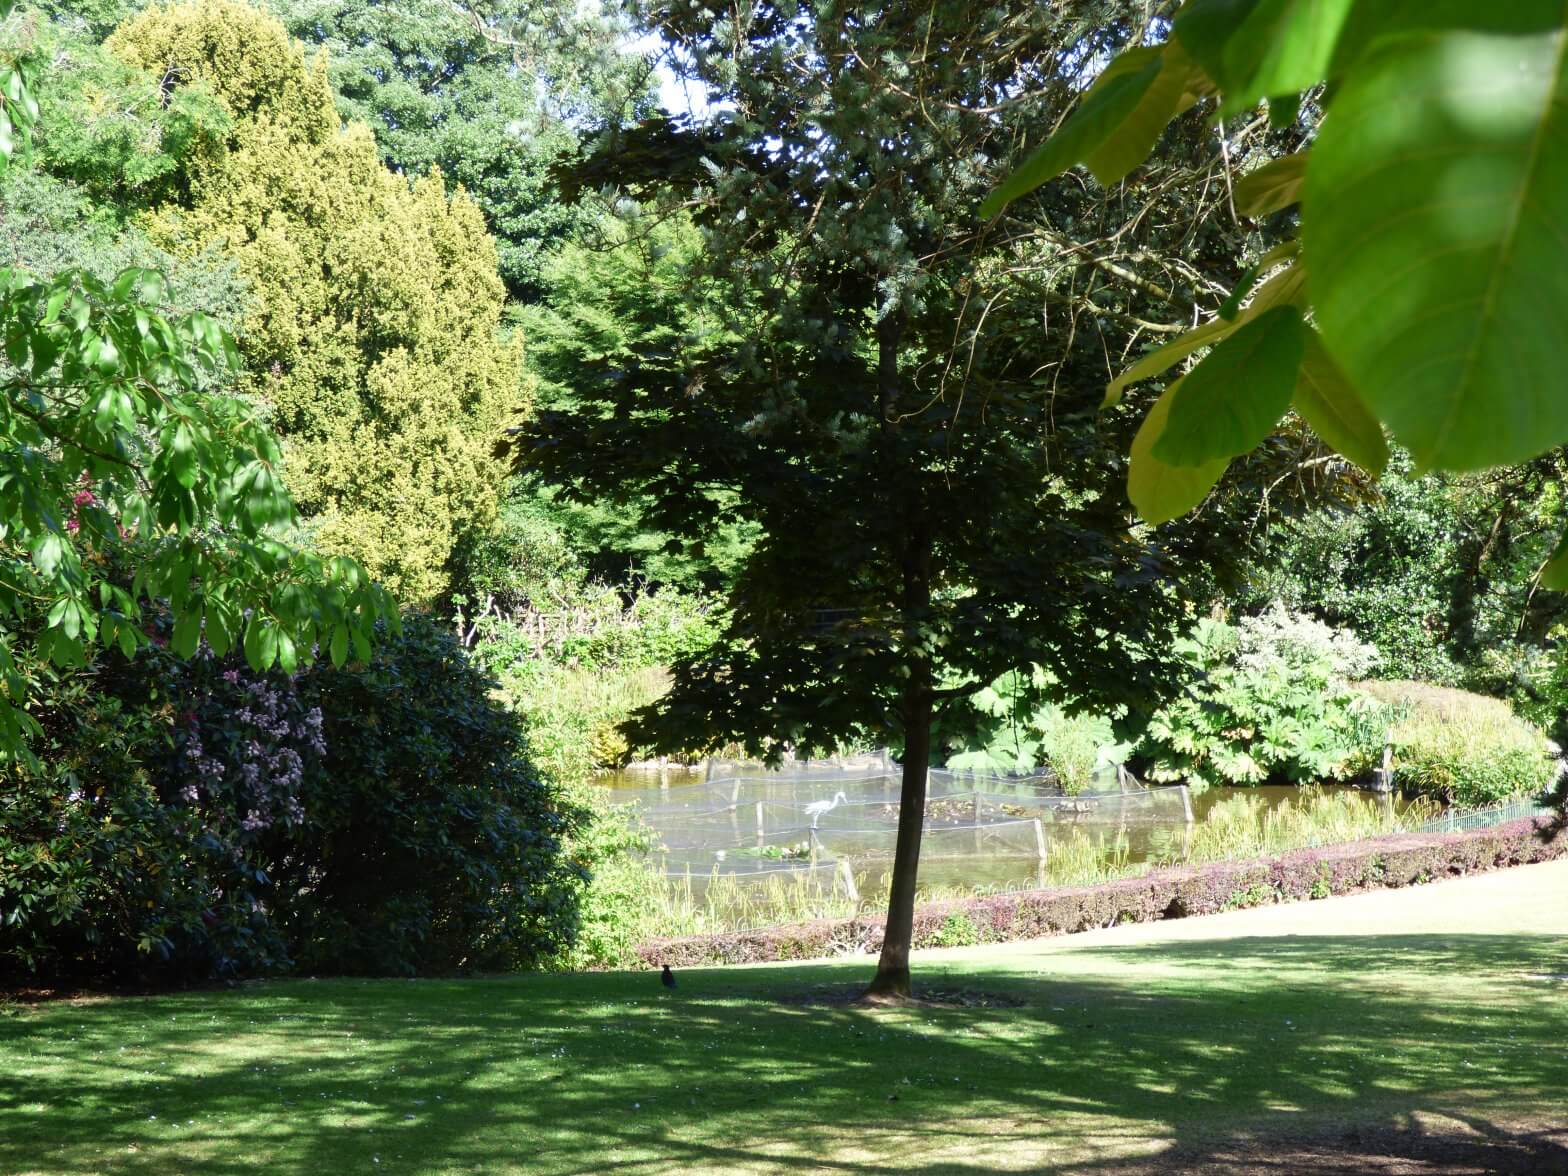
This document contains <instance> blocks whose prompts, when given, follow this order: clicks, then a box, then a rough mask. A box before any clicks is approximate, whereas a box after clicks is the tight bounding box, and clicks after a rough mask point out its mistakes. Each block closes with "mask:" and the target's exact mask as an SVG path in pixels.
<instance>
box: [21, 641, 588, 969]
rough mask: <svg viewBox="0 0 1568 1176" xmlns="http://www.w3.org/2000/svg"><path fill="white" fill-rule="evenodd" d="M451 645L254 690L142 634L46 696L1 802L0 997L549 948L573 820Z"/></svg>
mask: <svg viewBox="0 0 1568 1176" xmlns="http://www.w3.org/2000/svg"><path fill="white" fill-rule="evenodd" d="M491 686H492V683H491V682H490V681H489V679H487V678H486V677H485V676H484V675H483V674H482V673H481V672H480V671H478V670H477V669H475V668H474V667H473V666H471V665H470V664H469V663H468V661H467V659H466V657H465V655H464V654H463V651H462V650H461V648H460V647H459V645H458V643H457V641H456V640H455V639H454V638H453V637H452V636H451V635H450V634H449V633H448V632H447V631H446V630H444V629H443V628H441V627H439V626H437V625H435V624H433V623H431V622H430V621H428V620H426V619H423V618H419V617H413V618H409V619H408V620H407V621H406V622H405V624H404V627H403V632H402V633H401V635H399V636H395V637H394V636H388V635H383V637H382V640H380V641H379V642H378V643H377V644H376V646H375V653H374V655H373V657H372V660H371V661H369V662H368V663H362V662H356V663H351V664H350V665H348V666H345V667H343V668H334V667H332V666H331V665H330V663H328V662H326V661H321V662H318V663H316V664H315V665H314V666H312V667H311V668H309V669H306V670H302V671H300V672H298V673H295V674H292V675H291V674H285V673H282V672H281V671H277V670H273V671H270V672H266V673H257V672H255V671H253V670H251V669H250V668H249V667H248V666H247V665H246V664H245V663H244V661H243V660H241V659H240V658H239V657H237V656H236V655H234V654H230V655H229V656H226V657H219V656H217V655H216V654H214V653H213V652H212V650H211V649H210V648H208V647H206V646H202V647H199V648H198V649H197V651H196V653H195V654H194V656H192V657H191V658H189V659H182V658H180V657H178V656H176V655H174V654H173V653H172V652H171V651H170V649H169V647H168V641H167V634H166V631H160V630H159V629H157V628H156V627H154V630H153V632H152V634H151V640H150V641H149V644H148V646H147V647H146V648H144V649H143V650H142V651H140V652H139V653H138V654H137V655H136V656H135V657H134V658H132V659H126V658H125V657H123V656H122V655H120V654H118V653H117V652H115V653H110V654H107V655H105V656H104V657H102V658H100V659H99V660H98V661H97V662H96V663H95V664H94V665H92V666H91V667H89V669H88V670H87V671H86V672H77V673H62V674H60V675H57V676H55V677H54V678H52V679H51V681H50V683H49V686H48V689H47V691H46V694H45V696H44V698H43V702H44V705H43V706H42V707H41V708H40V712H39V713H40V717H41V720H42V726H43V731H44V735H43V739H42V742H41V744H40V747H39V751H40V752H41V753H42V754H40V756H39V759H40V761H41V766H40V767H39V768H37V769H36V770H29V769H26V768H24V767H21V766H18V767H17V768H15V769H14V770H13V772H12V774H11V779H10V780H9V781H8V782H7V786H6V789H5V791H4V793H3V794H0V980H4V979H10V980H13V981H14V980H22V981H39V980H56V979H90V980H93V981H102V980H105V979H120V980H126V979H136V980H158V981H168V980H171V979H205V978H208V977H211V976H239V975H247V974H254V973H258V972H270V971H282V970H287V969H290V968H294V969H309V970H311V971H331V972H342V971H350V972H363V973H393V974H412V973H416V972H429V971H447V970H453V969H461V968H478V967H512V966H520V965H526V964H530V963H536V962H538V961H539V960H541V959H542V958H543V957H545V956H548V955H551V954H553V953H554V952H556V951H557V950H558V949H559V948H560V947H561V946H562V945H563V944H565V943H566V942H569V940H570V938H571V935H572V934H573V932H574V931H575V927H576V901H577V896H578V894H579V893H580V891H581V882H582V881H583V878H582V871H581V870H580V869H579V868H578V867H576V866H574V865H573V864H572V863H571V862H569V861H568V860H567V857H566V854H565V853H564V851H563V838H564V837H565V836H567V835H568V834H569V833H571V832H572V830H573V829H574V828H575V825H576V823H577V821H578V820H579V814H578V813H577V812H576V810H575V809H574V808H572V806H570V805H569V804H567V803H565V802H564V801H562V799H561V798H560V797H559V796H557V794H556V793H555V792H554V791H553V790H552V789H550V788H549V787H547V786H546V785H544V784H542V783H540V782H539V781H538V780H537V779H536V778H535V777H534V774H533V773H532V771H531V770H530V768H529V766H528V764H527V762H526V760H525V759H524V758H523V755H522V739H521V729H520V728H519V726H518V724H517V721H516V720H515V719H514V718H513V717H512V716H510V715H509V714H508V713H507V712H506V711H505V710H504V709H503V708H502V707H500V706H499V705H498V704H497V703H495V702H494V701H492V699H491V698H490V696H489V694H490V690H491Z"/></svg>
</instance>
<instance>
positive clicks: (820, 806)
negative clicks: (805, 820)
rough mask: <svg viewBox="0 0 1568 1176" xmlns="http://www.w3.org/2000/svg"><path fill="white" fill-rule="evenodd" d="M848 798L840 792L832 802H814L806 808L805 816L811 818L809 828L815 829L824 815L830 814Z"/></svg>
mask: <svg viewBox="0 0 1568 1176" xmlns="http://www.w3.org/2000/svg"><path fill="white" fill-rule="evenodd" d="M848 799H849V798H848V797H847V796H845V795H844V794H843V793H842V792H839V793H836V794H835V795H834V797H833V799H832V800H814V801H812V802H811V803H810V804H808V805H807V806H806V815H807V816H808V817H810V818H811V827H812V828H813V829H815V828H816V827H817V821H818V820H819V819H820V818H821V817H822V815H823V814H824V813H830V812H832V811H833V810H834V809H836V808H838V806H839V805H841V804H843V803H844V802H845V801H846V800H848Z"/></svg>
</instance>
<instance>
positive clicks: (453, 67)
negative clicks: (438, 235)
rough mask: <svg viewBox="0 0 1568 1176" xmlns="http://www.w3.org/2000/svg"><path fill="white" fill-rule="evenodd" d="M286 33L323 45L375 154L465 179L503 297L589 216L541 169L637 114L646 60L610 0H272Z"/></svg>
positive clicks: (533, 292) (526, 286)
mask: <svg viewBox="0 0 1568 1176" xmlns="http://www.w3.org/2000/svg"><path fill="white" fill-rule="evenodd" d="M273 10H274V11H275V12H277V13H278V15H279V16H280V17H281V18H282V20H283V22H284V24H285V25H287V27H288V29H289V32H290V33H292V34H293V35H294V36H296V37H298V38H300V39H301V40H302V41H303V42H305V43H306V44H308V45H319V46H321V47H322V48H324V49H325V50H326V51H327V61H328V75H329V77H330V80H331V82H332V85H333V87H334V89H335V90H336V92H337V95H338V102H339V107H340V109H341V110H342V112H343V113H344V114H345V115H346V116H347V117H348V118H349V119H350V120H352V121H355V122H363V123H364V124H365V125H367V126H369V127H371V128H372V130H373V131H374V132H375V135H376V141H377V144H378V145H379V147H380V150H381V155H382V158H383V159H385V160H386V162H387V163H388V164H389V165H390V166H391V167H392V168H393V169H394V170H396V171H399V172H402V173H403V174H405V175H408V176H421V175H424V174H426V173H427V172H429V171H430V170H431V169H432V168H437V169H439V170H440V171H441V172H442V173H443V174H444V175H445V176H446V177H447V179H448V180H449V181H450V182H452V183H457V184H461V185H463V187H464V188H465V190H466V191H467V192H468V193H469V195H470V197H471V198H472V199H473V200H474V201H475V202H476V203H477V204H478V205H479V208H480V209H481V211H482V212H483V213H484V215H485V221H486V223H487V225H488V227H489V229H490V231H491V232H492V233H494V234H495V237H496V248H497V256H498V261H499V265H500V272H501V277H502V279H503V280H504V281H505V282H506V284H507V288H508V290H509V291H510V293H511V294H512V296H513V297H517V298H523V299H527V300H530V301H532V300H535V299H537V298H539V297H540V296H541V295H542V294H543V292H544V290H545V288H546V286H547V284H548V283H547V281H546V278H545V275H544V274H543V272H542V267H543V266H544V265H545V263H546V260H547V258H548V257H549V254H550V253H551V251H552V250H553V249H555V248H556V247H558V246H559V245H560V244H561V243H562V242H563V241H565V240H566V239H567V238H568V237H569V236H570V235H571V234H573V233H574V232H576V231H577V230H579V229H581V228H582V227H584V225H585V224H587V223H588V222H589V221H590V220H591V219H592V213H591V212H590V211H589V210H586V209H582V208H579V207H576V206H573V205H571V204H566V203H563V202H561V201H559V200H557V199H555V197H554V193H553V192H552V190H551V188H550V185H549V179H548V171H549V168H550V167H551V165H552V164H553V163H554V162H555V161H557V160H558V159H561V158H562V157H565V156H570V155H571V154H572V153H573V152H574V151H575V150H576V146H577V141H578V137H579V134H580V133H581V132H582V131H583V130H591V129H593V128H595V127H597V126H599V125H602V124H604V123H605V122H607V121H608V122H614V121H619V120H621V119H623V118H626V117H632V116H635V115H637V114H638V113H640V112H641V111H642V109H643V107H644V105H645V103H646V97H647V95H646V91H647V88H648V83H649V78H650V73H651V71H650V69H649V67H648V66H647V64H646V63H645V62H644V61H643V60H642V58H641V56H640V55H638V54H635V53H632V52H630V51H628V50H627V49H625V48H624V45H625V43H626V41H627V38H628V34H627V29H626V25H625V21H624V20H623V19H622V18H621V16H620V15H619V13H618V11H617V10H616V9H615V8H614V7H613V6H600V5H581V4H573V3H566V2H563V0H460V2H458V3H452V2H451V0H414V2H412V3H402V4H395V5H391V4H382V3H375V2H371V0H280V2H279V3H276V4H274V5H273Z"/></svg>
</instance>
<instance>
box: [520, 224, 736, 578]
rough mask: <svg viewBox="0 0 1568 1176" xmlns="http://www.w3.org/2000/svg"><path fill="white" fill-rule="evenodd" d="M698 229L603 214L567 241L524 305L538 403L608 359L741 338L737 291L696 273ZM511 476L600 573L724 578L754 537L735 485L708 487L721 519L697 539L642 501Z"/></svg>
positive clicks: (668, 359) (573, 389) (677, 356)
mask: <svg viewBox="0 0 1568 1176" xmlns="http://www.w3.org/2000/svg"><path fill="white" fill-rule="evenodd" d="M703 250H704V244H703V238H702V234H701V233H699V232H698V231H697V229H696V228H695V227H694V226H693V225H692V224H691V222H690V220H689V219H688V218H686V217H684V216H673V217H670V218H669V219H667V220H663V221H652V220H649V221H641V220H638V219H636V218H632V219H630V220H628V221H625V222H621V221H606V222H604V223H601V224H600V225H599V226H598V227H597V229H596V231H595V232H594V233H593V235H592V236H591V237H590V238H589V239H588V240H585V241H581V242H575V243H572V244H570V245H568V246H566V247H565V248H564V249H562V251H561V252H560V254H559V255H558V256H557V257H556V258H555V259H554V260H553V261H552V262H551V263H550V266H549V268H548V270H547V271H546V277H547V284H548V287H549V293H548V295H547V296H546V297H545V299H544V301H543V302H542V303H541V304H540V305H538V306H532V307H527V308H525V310H524V312H523V315H522V324H523V328H524V332H525V336H526V338H527V340H528V363H529V368H530V370H531V371H532V372H533V373H535V375H536V377H537V381H538V382H537V389H536V393H535V400H536V405H537V407H538V408H540V409H542V410H545V411H556V412H570V411H572V410H573V409H574V408H576V407H577V406H578V404H579V399H578V390H579V389H580V388H581V387H583V386H584V385H585V384H588V385H591V384H592V383H593V382H594V381H595V380H597V379H598V378H599V375H598V374H599V373H603V372H606V371H611V372H613V371H619V370H627V369H629V368H631V367H632V366H633V365H636V366H639V367H646V366H647V365H649V364H650V363H655V362H658V363H663V364H665V365H667V366H668V367H669V368H670V369H671V370H676V371H678V370H679V368H680V365H681V364H682V363H684V362H687V361H688V359H690V358H692V357H695V356H700V355H713V354H720V353H724V352H726V351H730V350H733V349H735V348H737V347H739V346H740V345H741V344H742V343H743V342H744V340H743V339H742V338H741V336H740V335H739V334H737V332H736V330H735V326H734V322H733V317H732V311H731V307H730V304H731V303H732V302H733V300H734V296H735V291H733V290H731V289H729V288H727V287H726V286H725V284H724V283H722V282H718V281H714V280H712V279H711V278H706V277H704V276H703V275H702V274H701V273H700V272H698V269H697V266H698V263H699V261H700V259H701V258H702V256H703ZM534 484H535V483H533V482H531V481H520V484H519V485H518V486H516V487H514V491H513V495H514V496H513V502H514V506H513V507H512V510H513V511H514V512H516V511H518V510H526V511H530V512H532V513H534V514H537V515H540V516H541V517H548V518H549V519H551V520H552V521H553V523H554V525H556V526H557V527H559V528H560V529H561V531H562V533H563V535H564V536H565V537H566V540H567V542H569V543H570V544H571V546H572V547H573V549H574V550H575V551H576V552H577V553H578V556H579V558H580V559H582V560H583V561H584V563H585V564H586V565H587V566H588V568H589V569H590V571H591V572H592V573H593V574H594V575H596V576H598V577H600V578H603V579H608V580H612V581H620V580H625V579H629V578H632V577H636V578H638V579H641V580H645V581H647V582H650V583H653V584H656V585H673V586H676V587H680V588H685V589H707V590H710V591H711V590H714V589H718V588H721V587H727V586H728V585H729V583H730V582H731V581H732V579H733V577H734V575H735V573H736V570H737V569H738V568H739V567H740V565H741V563H742V562H743V560H744V559H745V556H746V554H747V551H748V550H749V547H750V545H751V543H752V542H753V541H754V539H755V537H756V525H755V524H754V523H750V522H747V521H745V520H743V519H738V518H736V517H735V516H733V515H732V514H731V509H730V508H731V507H732V506H733V496H732V495H728V494H726V493H725V492H723V491H715V492H714V493H713V495H712V500H711V506H712V510H713V513H714V515H715V516H716V517H717V518H718V519H720V520H722V522H721V525H720V526H718V527H716V528H714V529H713V533H712V534H711V535H710V536H708V537H707V538H706V539H704V540H703V541H702V542H701V543H693V542H691V541H690V539H689V537H683V536H678V535H675V534H671V533H668V532H666V531H663V530H660V529H659V528H658V527H656V526H654V525H653V524H652V523H651V522H650V521H649V519H648V517H647V516H648V512H649V508H650V506H651V504H650V503H649V502H647V501H646V500H642V499H635V498H634V499H632V500H630V501H623V502H617V503H614V504H611V503H608V502H605V501H602V500H599V499H589V500H586V501H584V500H581V499H579V498H574V497H571V496H563V495H561V494H558V493H552V492H550V491H549V490H548V489H545V488H542V487H541V488H538V489H536V490H535V491H534V492H533V495H532V497H533V498H534V500H535V501H534V502H533V505H531V506H529V505H526V503H527V500H528V498H529V497H530V495H529V490H528V487H530V486H532V485H534Z"/></svg>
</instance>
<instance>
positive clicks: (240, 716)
mask: <svg viewBox="0 0 1568 1176" xmlns="http://www.w3.org/2000/svg"><path fill="white" fill-rule="evenodd" d="M221 677H222V682H223V685H222V686H216V687H215V688H214V689H213V690H211V691H209V692H208V693H207V694H206V695H205V697H203V698H202V699H201V702H200V705H199V706H198V707H197V709H196V710H194V711H190V712H187V713H186V714H184V715H182V716H181V720H182V724H183V725H184V726H185V728H186V729H185V731H184V734H183V754H184V759H185V763H184V769H183V772H182V775H183V777H184V782H183V785H182V786H181V788H180V793H179V794H180V797H181V799H183V800H184V801H185V802H186V803H187V804H192V805H196V804H203V803H204V807H207V808H208V809H209V810H211V811H212V815H213V816H214V817H216V818H218V823H219V824H224V823H226V822H224V821H223V818H222V816H220V813H225V814H231V816H230V819H231V820H235V821H237V823H238V828H239V831H240V832H241V833H242V834H255V833H260V832H262V831H263V830H265V829H268V828H270V827H271V826H272V825H273V824H275V823H276V822H278V821H282V822H284V823H285V824H288V825H294V824H298V823H299V822H301V821H303V820H304V819H305V808H304V805H303V803H302V802H301V799H300V797H301V794H302V793H303V791H304V786H305V776H306V771H307V767H308V761H315V760H319V759H320V757H322V756H324V755H325V754H326V751H327V743H326V737H325V734H324V732H323V729H322V727H323V718H322V713H321V709H320V708H319V707H310V708H308V709H307V708H304V707H302V706H301V705H300V703H299V701H298V698H297V697H296V696H295V694H294V691H293V683H292V681H291V680H288V679H280V680H271V679H267V678H253V677H251V676H249V675H248V674H245V673H243V672H242V671H240V670H238V669H229V670H225V671H224V672H223V674H222V676H221ZM198 712H199V713H198Z"/></svg>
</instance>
